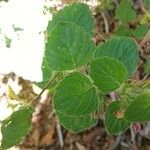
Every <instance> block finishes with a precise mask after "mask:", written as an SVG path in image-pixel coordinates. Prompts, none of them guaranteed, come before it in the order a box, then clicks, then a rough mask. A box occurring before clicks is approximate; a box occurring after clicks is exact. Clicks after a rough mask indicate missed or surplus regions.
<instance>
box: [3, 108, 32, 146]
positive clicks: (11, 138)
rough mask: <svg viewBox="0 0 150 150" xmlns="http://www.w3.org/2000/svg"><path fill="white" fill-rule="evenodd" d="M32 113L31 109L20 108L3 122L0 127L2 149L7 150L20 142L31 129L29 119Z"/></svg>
mask: <svg viewBox="0 0 150 150" xmlns="http://www.w3.org/2000/svg"><path fill="white" fill-rule="evenodd" d="M33 111H34V110H33V108H31V107H22V108H21V109H19V110H18V111H15V112H14V113H13V114H12V115H11V116H10V117H9V118H7V119H6V120H4V121H3V123H2V127H1V132H2V144H1V147H2V148H4V149H8V148H10V147H12V146H14V145H16V144H19V143H20V142H21V141H22V139H23V137H24V136H25V135H26V134H27V133H28V132H29V129H30V128H31V122H30V119H31V114H32V113H33Z"/></svg>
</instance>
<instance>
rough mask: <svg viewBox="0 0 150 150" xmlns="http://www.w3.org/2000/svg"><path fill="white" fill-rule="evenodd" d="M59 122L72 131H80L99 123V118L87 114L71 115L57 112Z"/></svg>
mask: <svg viewBox="0 0 150 150" xmlns="http://www.w3.org/2000/svg"><path fill="white" fill-rule="evenodd" d="M56 115H57V117H58V119H59V122H60V123H61V124H62V125H63V126H64V128H66V129H67V130H69V131H71V132H72V133H79V132H82V131H84V130H86V129H89V128H91V127H92V126H94V125H95V124H96V123H97V120H96V119H94V118H93V117H92V115H85V116H80V117H77V116H69V115H65V114H62V113H58V112H56Z"/></svg>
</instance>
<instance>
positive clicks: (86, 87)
mask: <svg viewBox="0 0 150 150" xmlns="http://www.w3.org/2000/svg"><path fill="white" fill-rule="evenodd" d="M99 104H100V100H99V98H98V95H97V92H96V89H95V87H94V86H93V85H92V83H91V82H90V80H89V79H88V78H87V77H85V76H84V75H81V74H80V73H77V72H75V73H72V74H70V75H69V76H67V77H65V78H64V79H63V80H62V81H61V83H60V84H59V85H58V87H57V88H56V94H55V96H54V109H55V110H56V111H57V112H60V113H63V114H65V115H70V116H85V115H88V114H90V113H92V112H94V111H96V110H97V108H98V107H99Z"/></svg>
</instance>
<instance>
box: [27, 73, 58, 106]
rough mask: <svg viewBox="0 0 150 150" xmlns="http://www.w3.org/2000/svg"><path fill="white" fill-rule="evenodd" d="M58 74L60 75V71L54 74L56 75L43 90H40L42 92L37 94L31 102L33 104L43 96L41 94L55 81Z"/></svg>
mask: <svg viewBox="0 0 150 150" xmlns="http://www.w3.org/2000/svg"><path fill="white" fill-rule="evenodd" d="M58 75H59V72H58V73H56V74H55V75H54V77H53V78H52V79H50V80H49V81H48V82H47V84H46V85H45V86H44V88H43V90H42V91H41V92H40V94H39V95H37V96H36V97H35V98H34V99H33V100H32V101H31V103H30V104H33V103H34V102H35V101H36V100H38V99H39V98H40V97H41V95H42V94H43V93H44V91H45V90H46V89H47V87H48V86H49V85H50V84H51V83H52V82H53V81H54V79H56V77H57V76H58Z"/></svg>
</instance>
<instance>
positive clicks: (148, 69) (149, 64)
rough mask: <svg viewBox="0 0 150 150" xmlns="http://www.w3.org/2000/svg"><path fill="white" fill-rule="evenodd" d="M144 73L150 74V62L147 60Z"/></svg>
mask: <svg viewBox="0 0 150 150" xmlns="http://www.w3.org/2000/svg"><path fill="white" fill-rule="evenodd" d="M144 72H145V73H150V60H147V61H146V62H145V64H144Z"/></svg>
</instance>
